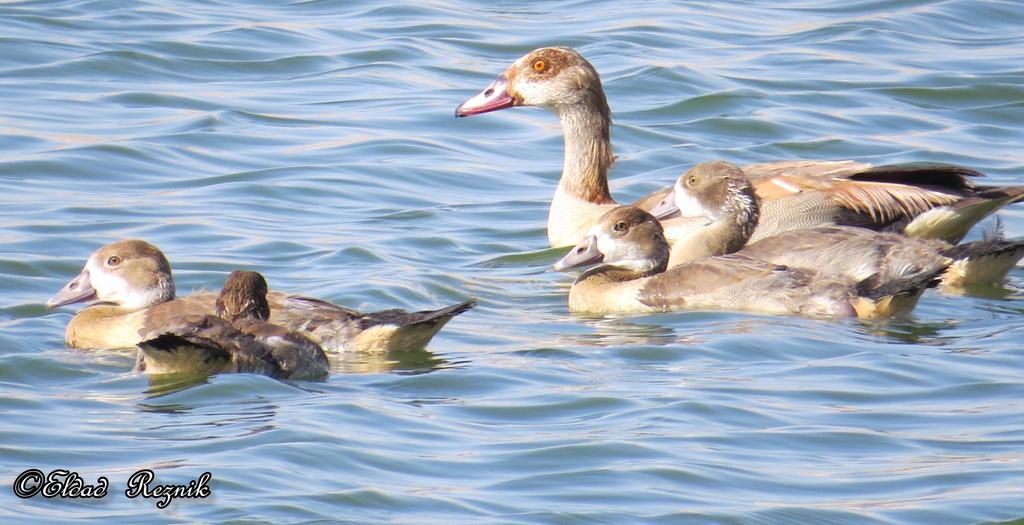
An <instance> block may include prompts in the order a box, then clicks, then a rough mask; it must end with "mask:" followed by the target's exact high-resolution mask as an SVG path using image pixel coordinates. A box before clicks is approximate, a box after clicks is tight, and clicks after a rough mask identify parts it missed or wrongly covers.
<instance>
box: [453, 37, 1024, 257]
mask: <svg viewBox="0 0 1024 525" xmlns="http://www.w3.org/2000/svg"><path fill="white" fill-rule="evenodd" d="M514 106H541V107H545V108H547V109H549V110H551V111H553V112H554V113H556V114H557V115H558V117H559V119H560V121H561V124H562V130H563V134H564V138H565V158H564V164H563V169H562V177H561V179H560V180H559V183H558V189H557V190H556V191H555V196H554V198H553V199H552V201H551V208H550V211H549V214H548V240H549V241H550V243H551V245H552V246H571V245H573V244H576V243H577V242H579V240H580V239H581V238H583V236H584V235H585V234H586V232H587V230H588V229H589V228H590V225H591V224H593V223H594V222H595V221H596V220H597V219H598V218H599V217H601V215H603V214H604V213H605V212H607V211H608V210H609V209H611V208H613V207H615V206H616V205H617V203H616V202H615V200H614V199H613V198H612V196H611V193H610V191H609V189H608V168H609V167H610V166H611V164H612V161H613V160H614V155H613V154H612V145H611V131H610V130H611V112H610V110H609V108H608V102H607V99H606V98H605V94H604V89H603V88H602V85H601V79H600V76H599V75H598V73H597V71H596V70H595V69H594V67H593V66H592V65H591V64H590V63H589V62H588V61H587V60H586V59H584V58H583V57H582V56H581V55H580V54H579V53H578V52H576V51H575V50H573V49H571V48H568V47H544V48H540V49H536V50H534V51H531V52H529V53H527V54H526V55H525V56H523V57H522V58H520V59H519V60H516V61H515V62H514V63H513V64H512V65H511V66H509V68H508V69H506V70H505V72H504V73H502V74H501V75H499V76H498V78H497V80H495V81H494V82H493V83H492V84H491V85H490V86H488V87H487V89H485V90H484V91H482V92H481V93H479V94H478V95H476V96H474V97H472V98H470V99H469V100H466V101H465V102H463V103H462V104H461V105H460V106H459V107H458V108H456V110H455V114H456V116H459V117H466V116H470V115H477V114H480V113H487V112H491V111H497V110H501V109H505V108H510V107H514ZM743 169H744V171H746V173H747V176H748V177H750V179H751V180H752V181H753V184H754V187H755V189H756V191H757V194H758V196H759V197H760V198H761V199H763V200H765V201H772V200H776V199H783V200H786V202H785V203H784V204H782V205H781V207H780V210H781V211H782V213H780V214H779V215H778V216H777V217H778V220H779V221H780V222H781V223H782V224H781V226H782V227H784V229H790V228H789V223H790V222H792V223H794V224H797V225H798V226H797V227H811V226H820V225H826V224H853V225H860V226H868V227H872V228H881V227H886V226H889V227H905V229H906V232H907V233H908V234H910V235H914V236H917V237H921V238H943V239H946V240H947V241H949V242H954V243H955V242H959V240H960V239H961V238H962V237H963V235H964V233H966V231H967V230H968V229H970V227H971V226H972V225H974V224H975V223H977V222H978V221H979V220H981V218H983V217H985V216H986V215H988V214H990V213H992V212H993V211H995V210H996V209H998V208H999V207H1001V206H1003V205H1005V204H1007V203H1008V202H1012V201H1015V200H1016V199H1019V198H1021V196H1022V195H1024V187H1022V188H996V189H990V190H986V191H979V190H978V189H976V188H975V186H974V183H973V182H972V181H971V178H972V177H974V176H978V175H981V174H980V173H978V172H976V171H973V170H969V169H966V168H962V167H958V166H879V167H871V166H870V165H868V164H864V163H859V162H854V161H834V162H822V161H781V162H771V163H764V164H754V165H749V166H745V167H744V168H743ZM664 191H666V190H662V191H659V192H655V193H653V194H651V195H648V196H646V197H644V198H642V199H640V200H638V201H636V202H635V203H634V204H635V205H636V206H638V207H640V208H642V209H644V210H650V209H651V207H652V206H653V205H654V204H655V203H656V202H658V201H659V200H661V198H662V197H663V192H664ZM933 208H939V209H937V210H935V211H933V212H931V213H929V214H925V215H926V216H922V217H920V218H918V219H915V220H914V221H913V222H910V224H909V225H908V224H907V223H908V222H909V221H910V220H911V219H914V218H915V217H917V216H918V215H919V214H922V212H925V211H928V210H932V209H933ZM790 210H792V212H789V211H790ZM669 233H670V234H671V233H672V232H669ZM766 233H767V234H770V232H768V231H767V230H766ZM669 240H670V241H673V240H674V239H673V238H672V237H671V235H670V238H669Z"/></svg>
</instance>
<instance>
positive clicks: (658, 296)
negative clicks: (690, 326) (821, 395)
mask: <svg viewBox="0 0 1024 525" xmlns="http://www.w3.org/2000/svg"><path fill="white" fill-rule="evenodd" d="M668 258H669V247H668V242H667V241H666V239H665V237H664V233H663V231H662V228H661V225H660V224H659V223H658V221H657V220H656V219H655V218H654V217H653V216H651V215H650V214H649V213H647V212H645V211H643V210H641V209H639V208H637V207H634V206H620V207H617V208H613V209H612V210H611V211H609V212H607V213H606V214H605V215H604V216H602V217H601V218H600V219H599V220H598V221H597V222H596V223H595V224H594V225H593V226H592V227H591V229H590V231H589V232H588V235H587V236H586V237H585V238H584V240H583V241H581V242H580V243H579V244H578V245H576V247H574V248H573V249H572V250H570V251H569V253H568V254H567V255H566V256H565V257H563V258H562V259H561V260H560V261H558V262H557V263H555V269H556V270H565V269H569V268H576V267H582V266H590V265H595V264H596V265H598V266H596V267H594V268H591V269H590V270H587V271H585V272H584V273H583V274H582V275H580V276H579V278H577V279H576V281H575V282H574V283H573V285H572V288H571V289H570V291H569V310H571V311H573V312H590V313H602V314H606V313H641V312H658V311H666V310H735V311H752V312H759V313H768V314H799V315H809V316H815V317H849V316H854V315H856V316H858V317H880V316H887V315H894V314H898V313H905V312H908V311H910V310H911V309H912V308H913V306H914V304H915V303H916V300H917V297H918V296H919V295H920V292H921V290H923V289H924V288H925V287H926V286H927V285H928V284H929V283H930V282H931V281H932V279H933V278H934V277H935V275H937V274H938V273H939V272H941V271H942V269H943V268H944V266H939V267H932V268H927V269H920V270H919V271H917V272H914V273H913V275H909V276H907V277H906V278H903V279H899V280H892V281H883V280H881V279H878V278H869V279H862V280H859V281H854V280H850V279H847V278H845V277H844V276H838V275H830V274H823V273H818V272H816V271H815V270H812V269H800V268H790V267H786V266H783V265H777V264H774V263H771V262H767V261H763V260H760V259H756V258H753V257H749V256H746V255H743V254H741V253H737V254H730V255H720V256H715V257H705V258H703V259H700V260H697V261H692V262H688V263H684V264H681V265H679V266H675V267H673V268H669V269H667V270H666V268H667V266H668Z"/></svg>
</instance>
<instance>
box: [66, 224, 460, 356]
mask: <svg viewBox="0 0 1024 525" xmlns="http://www.w3.org/2000/svg"><path fill="white" fill-rule="evenodd" d="M216 298H217V294H216V293H214V292H197V293H193V294H191V295H188V296H185V297H177V296H176V294H175V288H174V280H173V278H172V275H171V266H170V263H169V262H168V261H167V258H166V257H165V256H164V254H163V252H161V251H160V250H159V249H158V248H157V247H156V246H153V245H152V244H150V243H148V242H145V241H142V240H137V239H131V240H123V241H117V242H113V243H110V244H108V245H106V246H103V247H101V248H99V249H98V250H96V251H95V252H94V253H93V254H92V255H90V256H89V259H88V260H87V261H86V263H85V267H84V268H83V269H82V271H81V273H79V274H78V276H76V277H75V278H74V279H72V280H71V281H70V282H68V283H67V284H66V285H65V286H64V288H63V289H62V290H61V291H60V292H58V293H57V295H55V296H54V297H53V298H51V299H50V300H49V301H48V302H47V303H46V305H47V307H49V308H55V307H58V306H63V305H67V304H73V303H79V302H86V301H93V302H95V304H92V305H90V306H88V307H86V308H83V309H82V310H80V311H79V312H77V313H76V314H75V316H74V317H72V318H71V321H69V322H68V326H67V330H66V332H65V342H66V343H67V345H68V346H70V347H72V348H130V347H133V346H135V345H136V344H138V343H139V342H140V341H141V340H142V339H141V337H140V333H152V331H153V330H156V329H159V327H161V326H163V325H164V324H165V323H166V322H167V321H168V320H170V319H174V318H176V317H181V316H184V315H190V314H209V313H213V312H214V310H215V304H214V303H215V301H216ZM267 300H268V302H269V304H270V310H271V316H272V318H273V319H274V323H275V324H279V325H281V326H284V327H286V328H288V329H290V330H294V331H298V332H301V333H303V334H304V335H306V336H307V337H309V338H310V339H312V340H313V341H315V342H316V343H318V344H320V345H321V346H322V347H323V348H324V349H325V350H327V351H329V352H341V351H398V350H402V349H410V350H411V349H419V348H422V347H424V346H425V345H426V344H427V343H428V342H429V341H430V340H431V338H433V337H434V335H435V334H437V332H438V331H439V330H440V329H441V328H442V327H443V326H444V325H445V324H446V323H447V322H448V321H450V320H451V319H452V318H453V317H455V316H456V315H459V314H461V313H463V312H465V311H467V310H469V309H470V308H473V307H474V306H476V301H473V300H470V301H466V302H463V303H459V304H456V305H452V306H447V307H444V308H441V309H438V310H424V311H420V312H406V311H404V310H398V309H393V310H384V311H381V312H372V313H361V312H357V311H355V310H351V309H349V308H345V307H343V306H338V305H335V304H331V303H329V302H327V301H322V300H319V299H313V298H309V297H303V296H300V295H294V294H290V293H285V292H278V291H271V292H269V293H268V294H267Z"/></svg>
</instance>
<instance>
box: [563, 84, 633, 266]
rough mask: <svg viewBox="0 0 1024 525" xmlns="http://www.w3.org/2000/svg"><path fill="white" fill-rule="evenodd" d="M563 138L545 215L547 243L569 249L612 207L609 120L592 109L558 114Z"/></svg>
mask: <svg viewBox="0 0 1024 525" xmlns="http://www.w3.org/2000/svg"><path fill="white" fill-rule="evenodd" d="M558 116H559V119H560V120H561V122H562V132H563V135H564V137H565V158H564V161H563V165H562V178H561V179H560V180H559V181H558V189H557V190H556V191H555V196H554V198H553V199H552V201H551V210H550V212H549V214H548V240H549V241H550V242H551V245H552V246H569V245H573V244H576V243H577V242H579V241H580V239H582V238H583V237H584V235H585V233H586V231H587V229H588V228H590V226H591V225H592V224H593V223H594V221H596V220H597V218H598V217H600V216H601V215H602V214H604V212H606V211H608V210H609V209H610V208H612V207H614V206H615V205H616V202H615V200H614V199H612V196H611V193H610V192H609V191H608V167H609V166H610V165H611V163H612V161H613V160H614V156H613V155H612V146H611V136H610V132H609V127H610V124H611V122H610V119H609V118H608V117H607V115H602V114H601V112H600V111H598V110H597V109H596V108H595V107H593V106H591V105H587V104H578V105H573V106H569V107H567V108H564V109H562V110H561V111H559V113H558Z"/></svg>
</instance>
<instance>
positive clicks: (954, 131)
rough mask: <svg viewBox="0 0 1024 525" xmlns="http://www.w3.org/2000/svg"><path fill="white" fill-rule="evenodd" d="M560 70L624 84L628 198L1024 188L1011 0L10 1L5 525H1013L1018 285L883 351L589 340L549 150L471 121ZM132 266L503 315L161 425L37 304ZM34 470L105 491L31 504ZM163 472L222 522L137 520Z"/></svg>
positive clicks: (620, 133)
mask: <svg viewBox="0 0 1024 525" xmlns="http://www.w3.org/2000/svg"><path fill="white" fill-rule="evenodd" d="M552 44H563V45H571V46H574V47H577V48H578V49H579V50H580V51H581V52H582V53H583V54H584V55H585V56H586V57H588V58H589V59H590V60H591V61H592V62H593V63H594V65H595V66H596V67H597V69H598V70H599V71H600V72H601V74H602V77H603V79H604V81H605V84H606V91H607V94H608V97H609V100H610V103H611V105H612V110H613V113H614V118H615V125H614V127H613V132H612V133H613V140H614V143H615V148H616V153H617V155H618V156H619V158H618V161H617V163H616V165H615V169H614V171H613V173H612V189H613V192H614V193H615V194H616V195H617V196H618V197H619V198H620V200H623V201H626V200H630V199H632V198H635V197H639V196H641V195H643V194H645V193H646V192H648V191H651V190H654V189H656V188H659V187H661V186H663V185H665V184H667V183H668V182H669V181H671V180H672V179H674V177H675V176H676V175H678V174H679V173H680V172H681V171H682V170H683V169H685V168H686V167H687V166H690V165H692V164H693V163H696V162H699V161H705V160H710V159H719V158H720V159H726V160H730V161H733V162H737V163H745V162H755V161H765V160H774V159H781V158H803V159H834V158H854V159H857V160H862V161H868V162H875V163H884V162H911V161H940V162H953V163H959V164H964V165H967V166H970V167H973V168H976V169H979V170H981V171H984V172H986V173H987V174H988V177H987V179H986V181H985V182H987V183H991V184H1024V126H1022V122H1024V61H1022V59H1024V53H1022V50H1024V4H1021V3H1020V2H1018V1H1016V0H1007V1H998V0H993V1H987V2H975V1H972V0H948V1H926V0H870V1H868V0H854V1H838V0H826V1H821V2H810V1H787V2H747V1H741V2H735V1H725V0H712V1H708V2H694V3H685V4H677V3H671V2H658V1H655V2H644V3H639V4H636V5H631V4H624V3H622V2H618V1H615V2H612V1H606V0H573V1H568V0H563V1H558V2H536V3H534V2H526V3H523V2H469V1H457V2H420V3H418V4H417V5H416V6H411V5H410V6H402V5H394V4H392V3H388V2H374V1H365V2H342V1H297V2H291V3H284V2H263V3H256V2H240V1H218V0H213V1H204V2H186V1H179V2H155V1H150V2H146V1H140V2H114V1H84V0H76V1H70V0H62V1H37V2H6V3H0V187H2V189H3V194H2V195H0V239H2V245H0V246H2V247H0V292H2V293H0V297H2V299H0V411H2V412H3V414H4V415H3V418H2V423H0V479H2V480H3V483H2V484H0V521H2V522H4V523H23V522H35V523H61V522H71V521H80V520H87V521H92V522H97V523H108V522H124V523H142V522H145V523H151V524H158V523H192V522H225V523H306V522H319V523H331V522H340V523H353V524H355V523H360V524H361V523H398V524H449V523H502V524H506V523H509V524H511V523H544V524H547V523H550V524H576V523H588V524H589V523H603V524H625V523H666V524H667V523H673V524H675V523H694V524H697V523H700V524H703V523H716V524H748V523H801V524H821V523H842V524H875V523H885V524H889V523H893V524H895V523H921V524H945V523H957V524H959V523H998V522H1005V521H1010V520H1021V519H1024V489H1022V487H1024V381H1022V380H1024V345H1022V341H1024V325H1022V323H1021V319H1022V318H1024V317H1022V315H1024V303H1022V301H1021V299H1022V293H1021V290H1022V286H1024V272H1022V271H1021V269H1017V270H1015V271H1014V272H1012V273H1011V275H1010V279H1009V282H1008V283H1007V287H1006V289H1005V290H1002V291H998V292H996V293H992V294H989V295H990V297H948V296H942V295H940V294H938V293H936V292H934V291H929V293H927V294H926V295H925V297H924V298H923V300H922V301H921V305H920V307H919V308H918V309H917V311H916V313H915V315H914V317H913V318H912V319H909V320H903V321H893V322H888V323H860V322H855V321H850V322H834V323H833V322H822V321H817V320H806V319H798V318H770V317H759V316H751V315H742V314H732V313H674V314H665V315H651V316H637V317H617V316H612V317H607V318H592V317H585V316H578V315H570V314H568V313H567V310H566V305H565V297H566V292H567V290H568V286H569V283H570V282H571V279H572V276H571V275H565V274H560V273H556V272H553V271H550V270H549V266H550V264H551V263H552V262H554V261H555V260H556V259H557V258H558V256H559V253H560V252H559V251H552V250H549V249H548V247H547V240H546V236H545V233H544V225H545V221H546V210H547V202H548V201H549V199H550V197H551V195H552V193H553V191H554V186H555V184H556V181H557V178H558V175H559V173H560V170H561V155H562V138H561V132H560V129H559V127H558V123H557V120H556V119H555V117H553V116H552V115H550V114H548V113H547V112H545V111H543V110H541V109H511V110H506V111H503V112H500V113H495V114H489V115H482V116H478V117H473V118H468V119H458V120H457V119H455V118H454V117H453V111H454V108H455V106H456V105H458V104H459V103H460V102H462V101H463V100H465V99H466V98H468V97H470V96H472V95H474V94H476V93H477V92H478V91H480V90H481V89H483V88H484V87H485V86H486V85H487V84H488V83H490V82H491V81H492V80H493V79H494V77H496V76H497V75H498V74H499V73H500V72H501V71H503V70H504V68H505V67H506V66H507V65H508V64H509V63H511V62H512V61H513V60H515V59H516V58H518V57H519V56H521V55H522V54H524V53H525V52H527V51H529V50H531V49H533V48H535V47H539V46H542V45H552ZM1022 210H1024V208H1021V207H1017V208H1012V209H1009V210H1006V211H1005V212H1003V213H1001V216H1002V218H1003V221H1004V223H1005V227H1006V232H1007V234H1008V235H1009V236H1010V237H1021V236H1024V214H1022ZM128 237H141V238H145V239H147V240H149V241H150V242H153V243H155V244H156V245H158V246H160V247H161V248H162V249H163V250H164V251H165V252H166V253H167V255H168V257H169V258H170V259H171V261H172V264H173V267H174V272H175V278H176V281H177V283H178V288H179V290H180V291H182V292H187V291H190V290H194V289H201V288H207V289H210V288H214V289H215V288H218V287H219V286H220V284H221V283H222V282H223V280H224V277H225V276H226V273H227V272H228V271H230V270H232V269H235V268H246V269H253V270H258V271H260V272H263V273H264V274H265V275H266V276H267V278H268V280H269V281H270V283H271V286H272V287H275V288H278V289H283V290H289V291H294V292H301V293H305V294H309V295H314V296H317V297H322V298H325V299H329V300H332V301H335V302H338V303H342V304H346V305H349V306H352V307H356V308H362V309H384V308H393V307H402V308H412V309H421V308H428V307H437V306H441V305H446V304H451V303H454V302H457V301H461V300H464V299H466V298H468V297H476V298H478V299H479V300H480V306H479V307H478V308H476V309H475V310H472V311H471V312H469V313H467V314H465V315H463V316H461V317H458V318H456V319H455V320H454V321H452V322H451V324H449V325H448V327H446V328H445V330H444V331H443V332H442V333H441V334H440V335H439V336H438V337H437V338H436V339H435V340H434V342H433V343H432V344H431V346H430V348H429V351H425V352H406V353H401V354H396V355H362V356H359V355H355V356H353V355H349V356H340V357H337V358H336V359H335V364H334V366H335V368H336V372H337V373H335V374H333V375H332V376H331V377H330V379H329V380H328V381H326V382H323V383H316V382H295V383H286V382H279V381H275V380H271V379H268V378H264V377H254V376H246V375H223V376H216V377H212V378H209V380H207V381H206V382H204V383H201V384H198V385H194V386H192V387H190V388H185V389H182V390H178V391H175V392H172V393H169V394H165V395H154V391H153V390H154V385H150V383H149V381H148V379H147V378H146V377H145V376H139V375H135V374H132V373H131V372H130V369H131V365H132V363H133V356H132V355H131V354H130V353H126V352H81V351H73V350H68V349H67V348H65V346H64V344H63V329H64V326H65V324H66V322H67V320H68V319H69V318H70V316H71V315H72V313H73V311H74V308H61V309H58V310H56V311H47V310H45V308H44V306H43V304H44V302H45V301H46V299H47V298H49V297H50V296H52V295H53V294H54V293H56V291H57V290H59V289H60V288H61V286H62V285H63V284H64V283H65V282H66V281H67V280H68V279H70V278H71V277H73V276H74V275H75V274H76V273H77V272H78V270H79V268H80V267H81V265H82V263H83V262H84V260H85V258H86V257H87V256H88V254H89V253H90V252H92V251H93V250H94V249H96V248H97V247H98V246H100V245H102V244H105V243H107V242H110V241H112V240H115V239H121V238H128ZM32 468H36V469H40V470H41V471H43V472H49V471H51V470H53V469H59V468H63V469H69V470H72V471H75V472H77V473H78V474H79V475H80V476H81V477H82V478H83V479H84V480H85V481H87V482H89V483H94V482H95V481H96V480H97V478H98V477H99V476H104V477H106V478H108V479H109V482H110V491H109V494H108V495H107V496H106V497H104V498H102V499H99V500H95V501H92V500H81V499H69V498H64V499H62V498H55V499H45V498H43V497H41V496H36V497H35V498H33V499H27V500H21V499H18V498H16V497H15V496H14V495H13V491H12V488H11V485H12V483H13V481H14V478H15V477H16V476H17V475H18V474H19V473H21V472H23V471H25V470H28V469H32ZM142 469H152V470H153V471H154V472H155V473H156V477H157V480H158V481H159V482H161V483H164V484H187V483H188V482H189V481H190V480H195V479H197V478H198V477H199V476H200V475H201V474H202V473H203V472H210V473H211V476H212V481H211V482H210V484H209V486H210V488H211V491H212V495H211V496H210V497H209V498H207V499H181V500H178V501H175V502H173V503H172V504H171V505H170V506H169V507H168V508H166V509H158V508H157V507H156V505H155V501H154V500H152V499H148V500H147V499H143V498H135V499H130V498H127V497H126V496H125V495H124V491H125V488H126V484H127V481H128V479H129V477H130V476H131V475H132V473H134V472H136V471H139V470H142ZM1019 522H1020V521H1018V523H1019Z"/></svg>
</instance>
